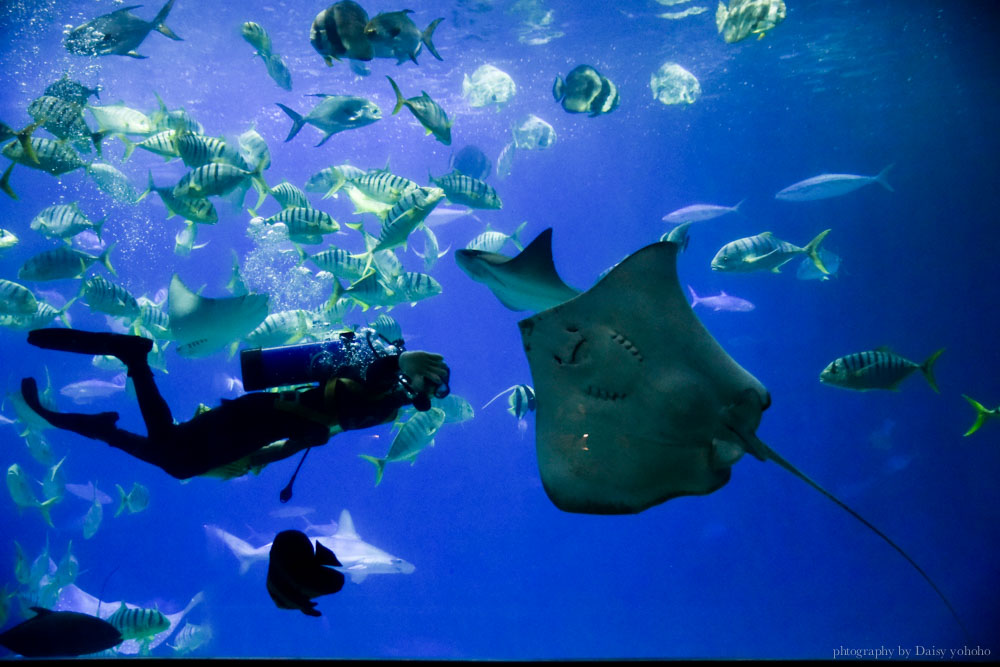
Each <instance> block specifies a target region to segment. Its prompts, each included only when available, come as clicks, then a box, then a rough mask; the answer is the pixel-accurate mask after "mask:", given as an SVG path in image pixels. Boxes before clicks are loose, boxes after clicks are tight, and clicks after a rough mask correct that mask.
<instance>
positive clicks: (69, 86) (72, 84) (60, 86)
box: [45, 74, 101, 106]
mask: <svg viewBox="0 0 1000 667" xmlns="http://www.w3.org/2000/svg"><path fill="white" fill-rule="evenodd" d="M45 94H46V95H51V96H52V97H59V98H62V99H64V100H66V101H67V102H75V103H76V104H79V105H80V106H84V105H85V104H87V99H88V98H89V97H90V96H91V95H94V96H96V97H97V98H100V97H101V87H100V86H97V87H95V88H87V87H86V86H85V85H83V84H82V83H80V82H79V81H74V80H73V79H71V78H69V74H63V75H62V78H61V79H59V80H58V81H56V82H55V83H51V84H49V85H48V86H47V87H46V88H45Z"/></svg>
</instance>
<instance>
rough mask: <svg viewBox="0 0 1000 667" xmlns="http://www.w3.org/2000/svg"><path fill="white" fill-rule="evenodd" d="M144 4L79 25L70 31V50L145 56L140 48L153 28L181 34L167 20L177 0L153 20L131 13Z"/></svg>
mask: <svg viewBox="0 0 1000 667" xmlns="http://www.w3.org/2000/svg"><path fill="white" fill-rule="evenodd" d="M141 6H142V5H131V6H129V7H122V8H121V9H119V10H117V11H114V12H111V13H110V14H104V15H103V16H98V17H97V18H96V19H91V20H90V21H87V22H86V23H84V24H83V25H78V26H77V27H75V28H73V30H71V31H70V33H69V34H68V35H66V41H65V45H66V50H67V51H69V52H70V53H72V54H74V55H77V56H129V57H132V58H145V57H146V56H143V55H139V53H138V52H137V51H136V49H137V48H139V45H140V44H142V42H143V40H144V39H146V35H148V34H149V33H150V32H152V31H153V30H155V31H157V32H158V33H160V34H162V35H165V36H167V37H169V38H170V39H173V40H175V41H181V38H180V37H178V36H177V35H175V34H174V31H173V30H171V29H170V28H168V27H167V24H166V23H164V21H166V20H167V14H169V13H170V10H171V9H172V8H173V6H174V0H168V2H167V4H165V5H163V8H162V9H160V11H159V13H158V14H157V15H156V17H155V18H154V19H153V20H152V21H143V20H142V19H141V18H139V17H138V16H135V15H134V14H132V13H130V12H129V10H130V9H136V8H138V7H141Z"/></svg>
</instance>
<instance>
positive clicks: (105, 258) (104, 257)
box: [97, 242, 118, 276]
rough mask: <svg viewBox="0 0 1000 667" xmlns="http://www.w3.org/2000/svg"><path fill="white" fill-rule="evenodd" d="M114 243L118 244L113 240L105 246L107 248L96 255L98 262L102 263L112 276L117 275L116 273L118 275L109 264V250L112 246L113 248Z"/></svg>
mask: <svg viewBox="0 0 1000 667" xmlns="http://www.w3.org/2000/svg"><path fill="white" fill-rule="evenodd" d="M116 245H118V243H117V242H115V243H112V244H111V245H109V246H108V247H107V248H106V249H105V250H104V252H102V253H101V254H100V255H98V257H97V259H98V261H99V262H100V263H101V264H103V265H104V267H105V268H106V269H107V270H108V271H109V272H110V273H111V275H113V276H117V275H118V272H117V271H115V267H113V266H111V250H112V249H113V248H114V247H115V246H116Z"/></svg>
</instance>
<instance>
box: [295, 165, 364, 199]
mask: <svg viewBox="0 0 1000 667" xmlns="http://www.w3.org/2000/svg"><path fill="white" fill-rule="evenodd" d="M364 174H365V172H364V171H363V170H362V169H359V168H358V167H355V166H354V165H350V164H341V165H337V166H334V167H327V168H326V169H321V170H319V171H317V172H316V173H315V174H313V175H312V176H310V177H309V180H308V181H306V192H322V193H323V199H326V198H327V197H331V196H333V195H334V194H335V193H336V192H337V190H339V189H340V188H341V187H343V185H344V184H345V183H347V182H348V181H349V180H352V179H355V178H360V177H362V176H364Z"/></svg>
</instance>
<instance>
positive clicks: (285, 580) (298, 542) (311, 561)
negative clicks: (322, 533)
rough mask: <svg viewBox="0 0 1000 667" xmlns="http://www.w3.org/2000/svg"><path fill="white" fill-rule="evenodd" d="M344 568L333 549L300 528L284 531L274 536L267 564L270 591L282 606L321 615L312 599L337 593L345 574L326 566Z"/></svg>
mask: <svg viewBox="0 0 1000 667" xmlns="http://www.w3.org/2000/svg"><path fill="white" fill-rule="evenodd" d="M327 565H330V566H333V567H343V566H342V565H341V564H340V561H339V560H337V557H336V556H335V555H334V553H333V552H332V551H330V550H329V549H327V548H326V547H324V546H323V545H322V544H320V543H319V542H317V543H316V551H315V553H314V552H313V545H312V541H310V539H309V538H308V537H306V534H305V533H303V532H302V531H298V530H284V531H282V532H280V533H278V535H277V536H276V537H275V538H274V542H273V543H272V544H271V553H270V556H269V560H268V566H267V592H268V593H269V594H270V595H271V599H272V600H274V604H275V605H277V606H278V608H279V609H298V610H300V611H301V612H302V613H303V614H305V615H307V616H321V615H322V614H320V612H319V611H318V610H317V609H316V603H315V602H313V601H312V598H315V597H319V596H320V595H330V594H331V593H336V592H337V591H339V590H340V589H341V588H343V587H344V575H343V574H341V573H340V572H338V571H337V570H333V569H330V568H329V567H325V566H327Z"/></svg>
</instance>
